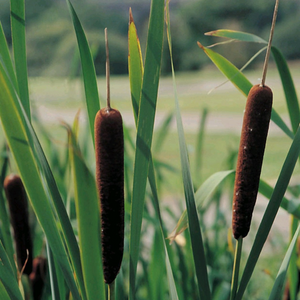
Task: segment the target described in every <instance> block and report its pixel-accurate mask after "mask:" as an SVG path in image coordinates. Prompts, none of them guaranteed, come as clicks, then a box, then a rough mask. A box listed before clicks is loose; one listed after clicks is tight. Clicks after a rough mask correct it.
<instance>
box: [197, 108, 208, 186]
mask: <svg viewBox="0 0 300 300" xmlns="http://www.w3.org/2000/svg"><path fill="white" fill-rule="evenodd" d="M207 114H208V110H207V108H204V109H203V111H202V113H201V122H200V126H199V130H198V135H197V143H196V151H195V152H196V159H195V174H196V176H197V180H198V182H200V180H201V165H202V155H203V154H202V153H203V144H204V143H203V141H204V132H205V123H206V118H207Z"/></svg>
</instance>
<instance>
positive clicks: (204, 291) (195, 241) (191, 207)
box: [166, 1, 211, 300]
mask: <svg viewBox="0 0 300 300" xmlns="http://www.w3.org/2000/svg"><path fill="white" fill-rule="evenodd" d="M168 4H169V2H168V1H167V9H166V11H167V38H168V45H169V52H170V59H171V68H172V78H173V89H174V98H175V111H176V122H177V131H178V137H179V148H180V161H181V168H182V178H183V186H184V194H185V200H186V206H187V214H188V223H189V231H190V237H191V242H192V251H193V258H194V268H195V271H196V277H197V281H198V290H199V295H200V299H207V300H209V299H211V292H210V287H209V282H208V274H207V265H206V257H205V251H204V244H203V240H202V234H201V228H200V224H199V219H198V215H197V209H196V203H195V195H194V187H193V183H192V177H191V173H190V166H189V159H188V153H187V148H186V142H185V136H184V130H183V125H182V119H181V114H180V108H179V101H178V96H177V89H176V81H175V72H174V66H173V55H172V41H171V30H170V21H169V10H168V7H169V6H168Z"/></svg>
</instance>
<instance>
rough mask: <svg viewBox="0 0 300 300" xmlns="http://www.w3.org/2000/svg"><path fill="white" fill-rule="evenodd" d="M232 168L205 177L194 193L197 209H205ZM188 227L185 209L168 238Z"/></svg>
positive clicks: (172, 237)
mask: <svg viewBox="0 0 300 300" xmlns="http://www.w3.org/2000/svg"><path fill="white" fill-rule="evenodd" d="M233 173H234V170H229V171H220V172H217V173H214V174H213V175H211V176H210V177H209V178H208V179H206V180H205V181H204V182H203V184H202V185H201V186H200V187H199V189H198V190H197V192H196V194H195V201H196V206H197V209H198V210H199V209H205V207H206V206H207V201H208V200H209V198H210V196H211V194H212V193H213V191H214V190H215V189H216V188H217V187H218V186H219V184H220V183H221V182H222V181H223V180H224V179H225V178H227V177H228V176H229V175H231V174H233ZM187 227H188V216H187V211H186V210H185V211H184V212H183V213H182V215H181V217H180V219H179V221H178V223H177V225H176V228H175V229H174V231H173V232H174V233H173V234H172V235H170V236H169V238H170V240H171V241H173V240H174V239H175V238H176V236H177V235H179V234H180V233H181V232H183V231H184V230H185V229H186V228H187Z"/></svg>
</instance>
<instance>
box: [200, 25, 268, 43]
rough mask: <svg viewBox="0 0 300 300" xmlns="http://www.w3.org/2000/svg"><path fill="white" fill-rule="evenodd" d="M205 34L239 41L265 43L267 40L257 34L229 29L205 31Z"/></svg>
mask: <svg viewBox="0 0 300 300" xmlns="http://www.w3.org/2000/svg"><path fill="white" fill-rule="evenodd" d="M205 35H211V36H218V37H224V38H228V39H233V40H237V41H241V42H253V43H263V44H267V43H268V42H267V41H265V40H264V39H262V38H260V37H259V36H257V35H255V34H251V33H246V32H242V31H236V30H229V29H218V30H214V31H210V32H206V33H205Z"/></svg>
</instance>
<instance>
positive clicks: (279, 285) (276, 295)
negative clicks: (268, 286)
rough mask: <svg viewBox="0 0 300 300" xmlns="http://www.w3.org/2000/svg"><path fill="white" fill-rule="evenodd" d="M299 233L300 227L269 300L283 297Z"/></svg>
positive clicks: (282, 264)
mask: <svg viewBox="0 0 300 300" xmlns="http://www.w3.org/2000/svg"><path fill="white" fill-rule="evenodd" d="M299 231H300V226H298V228H297V230H296V232H295V234H294V237H293V239H292V241H291V243H290V245H289V248H288V250H287V252H286V254H285V257H284V259H283V261H282V263H281V266H280V269H279V271H278V274H277V276H276V280H275V283H274V285H273V288H272V291H271V294H270V297H269V300H276V299H278V298H279V297H280V295H282V291H283V286H284V283H285V277H286V273H287V269H288V266H289V263H290V259H291V256H292V253H293V249H294V248H295V245H296V243H297V239H298V235H299Z"/></svg>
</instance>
